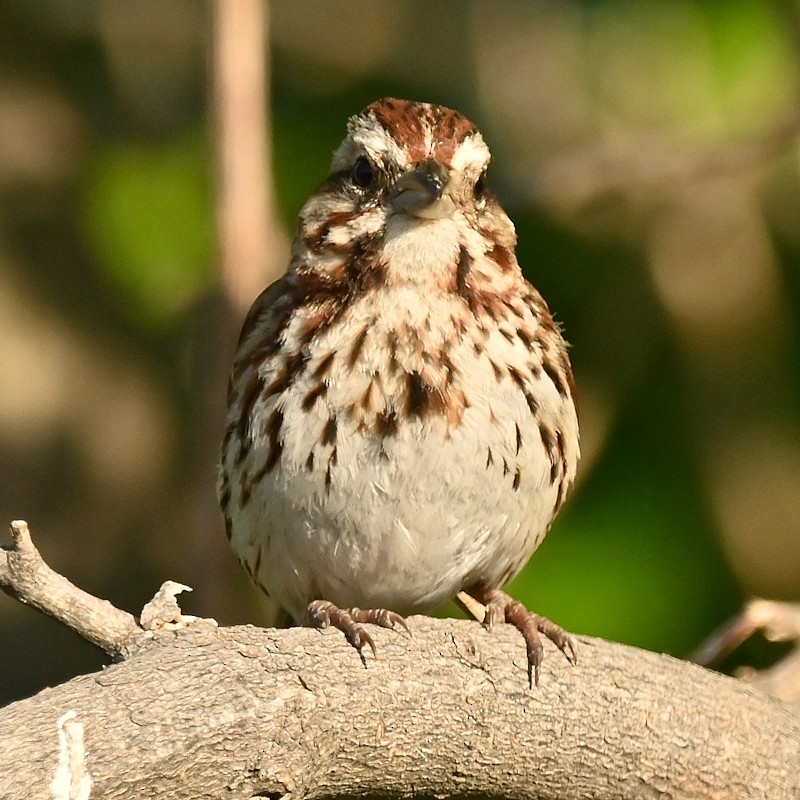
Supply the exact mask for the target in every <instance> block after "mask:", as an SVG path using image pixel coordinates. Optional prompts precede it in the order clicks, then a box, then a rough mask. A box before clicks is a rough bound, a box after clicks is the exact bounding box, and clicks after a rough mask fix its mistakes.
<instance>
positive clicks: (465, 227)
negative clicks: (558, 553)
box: [217, 98, 580, 686]
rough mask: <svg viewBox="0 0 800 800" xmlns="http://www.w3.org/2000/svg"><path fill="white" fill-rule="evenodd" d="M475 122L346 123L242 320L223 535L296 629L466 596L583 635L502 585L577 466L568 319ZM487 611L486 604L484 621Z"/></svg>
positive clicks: (548, 519)
mask: <svg viewBox="0 0 800 800" xmlns="http://www.w3.org/2000/svg"><path fill="white" fill-rule="evenodd" d="M490 157H491V156H490V152H489V149H488V147H487V145H486V143H485V141H484V139H483V136H482V135H481V133H480V131H479V130H478V129H477V127H476V126H475V125H474V124H473V123H472V122H471V121H470V120H469V119H467V118H466V117H465V116H463V115H462V114H460V113H459V112H457V111H454V110H452V109H450V108H447V107H445V106H441V105H436V104H432V103H424V102H416V101H410V100H400V99H396V98H383V99H381V100H378V101H376V102H373V103H371V104H370V105H368V106H367V107H366V108H365V109H364V110H363V111H361V112H360V113H358V114H355V115H354V116H352V117H351V118H350V119H349V121H348V124H347V133H346V136H345V138H344V140H343V142H342V143H341V145H340V146H339V147H338V148H337V149H336V151H335V152H334V155H333V159H332V164H331V169H330V174H329V175H328V177H327V178H326V179H325V180H324V181H323V183H322V184H321V185H320V186H319V188H318V189H317V190H316V191H315V192H314V193H313V194H311V196H310V197H309V198H308V200H307V202H306V203H305V205H304V206H303V207H302V209H301V211H300V213H299V216H298V220H297V226H296V232H295V236H294V241H293V244H292V249H291V256H290V262H289V265H288V270H287V272H286V274H285V275H284V276H283V277H281V278H279V279H278V280H277V281H275V282H274V283H272V284H271V285H270V286H269V287H268V288H267V289H265V290H264V292H262V294H261V295H260V296H259V297H258V298H257V299H256V300H255V302H254V303H253V305H252V307H251V309H250V311H249V313H248V314H247V315H246V318H245V320H244V323H243V326H242V330H241V335H240V338H239V343H238V347H237V351H236V355H235V360H234V363H233V367H232V371H231V377H230V381H229V386H228V411H227V417H226V422H225V427H224V434H223V441H222V452H221V460H220V467H219V476H218V486H217V489H218V497H219V502H220V506H221V509H222V513H223V516H224V519H225V529H226V533H227V537H228V539H229V541H230V543H231V545H232V547H233V550H234V552H235V554H236V555H237V556H238V558H239V560H240V562H241V563H242V565H243V566H244V568H245V570H246V571H247V572H248V573H249V575H250V577H251V578H252V580H253V581H254V582H255V584H256V585H257V586H259V587H261V589H263V590H264V591H265V592H266V593H267V594H268V595H269V596H270V598H271V599H272V600H273V601H274V602H275V603H277V604H278V606H279V607H280V608H281V609H283V611H284V612H285V614H286V616H287V618H288V619H290V620H291V621H293V622H294V623H296V624H299V625H308V626H313V627H319V628H322V627H327V626H334V627H336V628H338V629H340V630H341V631H342V632H343V633H344V635H345V637H346V639H347V640H348V641H349V642H350V643H351V644H352V645H353V646H354V647H355V648H356V649H357V650H358V652H359V654H360V655H361V656H362V659H363V653H362V649H363V648H364V647H365V646H368V647H369V648H370V649H371V650H372V652H373V654H374V653H375V652H376V650H375V644H374V640H373V638H372V635H371V634H370V633H369V631H368V630H367V628H366V627H365V626H366V625H368V624H376V625H380V626H382V627H386V628H395V629H405V630H406V631H408V625H407V622H406V617H407V616H409V615H411V614H427V613H431V612H432V611H434V610H436V609H437V608H439V607H440V606H442V605H443V604H444V603H446V602H447V601H449V600H451V599H454V598H455V599H458V600H459V601H460V602H462V604H464V605H465V607H466V608H467V609H468V610H469V611H470V612H471V613H473V614H474V615H475V616H478V617H479V618H480V615H481V612H482V613H483V620H482V621H483V622H484V623H485V624H486V625H487V626H488V627H492V626H494V625H497V624H500V623H509V624H511V625H513V626H515V627H516V628H517V629H519V631H520V632H521V634H522V636H523V638H524V641H525V644H526V652H527V659H528V677H529V681H530V684H531V686H533V685H534V684H535V685H538V683H539V676H540V665H541V663H542V657H543V645H542V637H543V636H544V637H546V638H549V639H550V640H551V641H553V642H554V643H555V645H556V646H557V647H558V648H559V649H560V650H561V651H562V652H563V653H564V655H565V656H566V658H567V659H568V660H569V661H570V662H572V663H575V661H576V648H575V643H574V640H573V637H571V636H570V635H569V634H568V633H567V632H566V631H565V630H564V629H563V628H561V627H560V626H558V625H556V624H555V623H553V622H551V621H550V620H549V619H547V618H546V617H543V616H540V615H538V614H535V613H533V612H531V611H529V610H528V609H527V608H526V607H525V606H524V605H523V604H522V603H520V602H518V601H516V600H514V599H513V598H512V597H511V596H510V595H509V594H507V593H506V592H505V591H504V590H503V586H504V585H505V584H506V583H507V582H508V581H510V580H511V579H512V578H513V577H514V576H516V575H517V574H518V573H519V572H520V571H521V570H522V568H523V567H524V566H525V565H526V563H527V562H528V560H529V559H530V557H531V556H532V555H533V553H534V551H535V550H536V549H537V547H538V546H539V544H540V543H541V541H542V539H543V538H544V536H545V534H546V533H547V531H548V529H549V528H550V525H551V523H552V522H553V519H554V518H555V516H556V514H557V513H558V511H559V509H560V508H561V506H562V504H563V502H564V500H565V498H566V496H567V493H568V491H569V489H570V487H571V485H572V484H573V481H574V478H575V472H576V467H577V463H578V460H579V456H580V446H579V431H578V417H577V408H576V394H575V384H574V380H573V373H572V368H571V364H570V360H569V355H568V348H567V344H566V342H565V340H564V338H563V335H562V331H561V327H560V326H559V324H558V323H556V322H555V321H554V318H553V316H552V314H551V312H550V310H549V308H548V306H547V304H546V302H545V301H544V299H543V298H542V296H541V295H540V293H539V292H538V291H537V290H536V289H535V288H534V287H533V286H532V285H531V283H529V282H528V280H527V279H526V278H525V277H524V276H523V273H522V270H521V268H520V265H519V263H518V261H517V257H516V242H517V239H516V232H515V228H514V225H513V223H512V222H511V220H510V219H509V217H508V216H507V215H506V213H505V211H504V210H503V209H502V207H501V205H500V204H499V202H498V200H497V199H496V197H495V196H494V195H493V194H492V193H491V191H490V190H489V187H488V184H487V178H486V175H487V168H488V165H489V161H490ZM476 609H477V610H476Z"/></svg>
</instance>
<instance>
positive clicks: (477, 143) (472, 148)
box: [451, 131, 491, 172]
mask: <svg viewBox="0 0 800 800" xmlns="http://www.w3.org/2000/svg"><path fill="white" fill-rule="evenodd" d="M490 158H491V154H490V153H489V148H488V147H487V146H486V143H485V142H484V141H483V136H481V135H480V133H478V132H477V131H476V132H475V133H471V134H470V135H469V136H467V138H466V139H464V141H463V142H461V144H460V145H458V147H457V148H456V151H455V153H453V159H452V161H451V166H452V168H453V169H454V170H456V171H458V172H466V171H471V172H482V171H483V170H484V169H486V166H487V164H488V163H489V159H490Z"/></svg>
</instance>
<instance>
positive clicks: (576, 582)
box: [0, 0, 800, 700]
mask: <svg viewBox="0 0 800 800" xmlns="http://www.w3.org/2000/svg"><path fill="white" fill-rule="evenodd" d="M267 12H268V13H267ZM262 14H263V16H261V15H262ZM799 14H800V12H799V11H798V6H797V4H796V3H795V2H775V1H774V0H735V2H734V0H726V1H725V2H719V3H713V4H712V3H706V2H702V0H679V2H674V3H669V4H662V3H657V2H649V1H648V0H614V2H605V3H598V2H592V1H590V0H583V1H582V2H579V1H578V0H537V1H536V2H523V0H497V1H496V2H493V3H491V4H486V3H481V2H479V0H474V1H472V0H469V1H467V2H462V0H441V2H437V3H435V4H431V3H427V2H423V0H407V1H404V2H400V0H352V2H349V3H347V4H330V3H327V2H324V0H273V2H272V3H270V4H269V6H268V7H267V6H266V5H265V4H264V5H262V4H261V3H257V2H255V0H242V2H237V0H227V2H226V0H220V2H218V3H214V4H204V3H201V2H197V0H171V2H170V3H162V2H159V0H139V2H137V3H135V4H132V3H130V2H128V1H127V0H92V2H85V3H64V2H60V0H39V2H37V3H35V4H30V3H28V2H25V0H0V45H2V46H0V337H1V338H2V347H0V449H2V452H3V454H4V458H3V459H2V460H0V506H2V508H3V509H4V510H5V516H6V518H16V517H25V518H27V519H29V521H30V522H31V524H32V525H34V524H35V525H36V528H37V529H38V530H41V531H42V536H43V540H42V541H41V542H40V546H41V547H42V549H46V551H47V552H48V554H49V558H50V561H51V563H52V564H53V566H54V567H56V568H57V569H58V570H59V571H60V572H63V573H67V574H70V576H73V577H74V579H75V581H76V582H77V583H79V584H80V585H82V586H85V587H86V588H87V589H88V590H89V591H91V592H92V593H93V594H96V595H99V596H103V597H107V598H109V599H110V600H111V601H112V602H113V603H114V604H115V605H117V606H119V607H125V608H140V607H141V606H142V605H143V603H144V602H145V601H146V600H147V599H148V597H149V595H150V593H151V591H152V587H153V586H154V585H159V584H160V583H161V582H162V581H163V580H164V579H166V578H173V579H176V580H180V581H182V582H185V583H187V584H189V585H191V586H193V587H194V588H195V592H194V593H193V595H192V596H191V598H190V599H187V600H186V601H185V605H186V610H187V612H194V613H200V614H204V615H210V616H214V617H216V618H217V619H218V620H219V621H220V623H233V622H244V621H252V622H255V623H262V622H264V621H265V620H266V619H267V618H268V617H267V615H266V611H265V610H264V606H263V602H262V600H261V598H259V597H258V595H257V593H256V592H255V590H253V589H251V587H249V586H248V585H247V584H246V582H245V580H244V578H243V577H242V575H241V574H240V571H239V570H238V568H237V566H236V565H235V564H234V563H233V557H232V555H231V554H230V553H229V552H228V548H227V543H226V542H225V538H224V535H223V532H222V525H221V520H220V518H219V515H218V512H217V509H216V504H215V498H214V477H215V476H214V472H215V461H216V450H217V443H218V441H219V430H220V428H221V424H222V423H221V415H222V410H223V407H224V394H225V386H226V381H227V376H226V373H227V369H228V366H229V363H230V358H231V353H232V351H233V347H234V344H235V339H236V334H237V329H238V326H239V324H240V321H241V316H242V313H243V310H244V309H245V308H246V307H247V305H248V303H249V301H250V300H251V299H252V298H253V296H254V295H255V294H256V293H257V292H258V291H260V289H261V288H263V287H264V286H265V285H266V284H267V283H268V282H269V281H270V280H271V279H272V278H273V277H274V276H275V275H277V274H278V272H280V271H281V270H282V269H283V267H284V265H285V262H286V252H287V251H286V243H287V241H288V236H290V235H291V231H292V225H293V220H294V217H295V215H296V213H297V211H298V209H299V207H300V204H301V203H302V202H303V200H304V199H305V197H306V196H307V195H308V194H309V192H310V191H312V190H313V188H314V187H315V185H316V184H318V183H319V182H320V181H321V180H322V179H323V178H324V177H325V174H326V171H327V168H328V161H329V158H330V153H331V151H332V150H333V148H334V147H335V146H336V145H337V143H338V142H339V140H340V138H341V136H342V134H343V132H344V126H345V122H346V119H347V117H348V116H349V115H350V114H352V113H354V112H356V111H358V110H359V109H360V108H362V107H363V106H364V105H366V104H367V103H368V102H370V101H372V100H374V99H375V98H377V97H380V96H384V95H397V96H405V97H414V98H417V99H421V100H430V101H435V102H441V103H445V104H448V105H451V106H454V107H457V108H459V109H460V110H461V111H463V112H464V113H466V114H468V115H469V116H471V117H472V118H473V119H474V120H475V122H476V123H478V124H479V126H480V127H481V129H482V130H483V132H484V134H485V136H486V138H487V140H488V142H489V144H490V146H491V148H492V151H493V153H494V154H495V163H494V164H493V166H492V172H491V182H492V184H493V186H494V189H495V191H496V192H497V193H498V194H499V195H500V197H501V200H502V201H503V202H504V204H505V205H506V207H507V208H508V210H509V211H510V212H511V215H512V217H513V219H514V221H515V223H516V225H517V228H518V233H519V239H520V246H519V256H520V261H521V263H522V264H523V265H524V267H525V269H526V271H527V273H528V275H529V276H530V277H531V278H532V279H533V281H534V282H535V283H536V285H537V286H538V287H539V288H540V290H541V291H542V292H543V294H544V295H545V296H546V297H547V298H548V301H549V303H550V305H551V307H552V308H553V309H554V310H555V312H556V314H557V316H558V318H559V319H560V320H561V321H562V322H563V324H564V327H565V330H566V332H567V336H568V338H569V339H570V341H571V342H572V344H573V350H572V357H573V361H574V364H575V367H576V373H577V382H578V387H579V393H580V398H581V415H582V431H583V450H584V454H585V455H584V461H583V463H582V466H581V470H580V482H579V486H578V487H577V490H576V492H575V493H574V496H573V498H572V500H571V501H570V503H569V505H568V507H567V508H566V509H565V510H564V512H563V513H562V515H561V516H560V517H559V520H558V522H557V529H556V530H554V531H553V533H552V535H550V536H548V537H547V540H546V542H545V544H544V545H543V547H542V549H541V550H540V551H539V552H538V553H537V554H536V557H535V558H534V559H533V561H532V563H531V565H530V566H529V568H528V569H527V570H526V572H525V573H524V574H523V576H521V577H520V578H519V579H518V581H517V582H516V584H515V585H514V586H513V587H512V589H511V591H513V592H514V593H515V594H517V595H518V596H519V597H520V599H523V600H525V601H526V602H527V603H529V604H531V605H532V606H534V607H536V608H537V610H540V611H541V612H542V613H545V614H550V615H553V616H555V617H556V618H557V619H558V620H559V622H561V623H562V624H564V625H565V626H567V627H568V628H569V629H571V630H574V631H576V632H584V633H587V634H594V635H598V636H603V637H606V638H611V639H616V640H619V641H622V642H627V643H631V644H636V645H639V646H643V647H649V648H653V649H656V650H664V651H667V652H671V653H673V654H676V655H680V656H685V655H686V654H688V653H689V652H691V651H692V650H693V649H694V648H696V647H697V645H698V643H699V642H701V641H703V639H704V638H705V637H706V636H707V635H708V633H709V631H712V630H714V629H715V628H717V627H718V626H719V625H720V624H721V623H722V622H723V620H725V619H728V618H730V617H731V616H732V615H733V614H735V613H737V610H738V609H739V608H740V607H741V606H742V605H743V602H744V601H745V599H746V598H747V597H748V596H749V595H751V594H752V595H758V596H762V597H768V598H773V599H783V600H787V601H794V602H797V601H798V600H800V491H798V489H797V487H798V486H800V368H799V366H800V363H799V362H800V359H799V357H798V354H799V353H800V226H799V225H798V220H799V219H800V176H799V175H798V137H797V120H798V109H799V108H800V100H799V98H800V45H799V44H798V43H799V42H800V36H798V29H800V28H799V26H798V15H799ZM0 630H1V631H2V633H0V635H2V636H3V640H4V641H9V642H14V646H13V648H10V647H9V648H5V649H4V651H3V652H0V673H2V674H3V675H4V678H5V680H4V683H3V687H2V689H0V691H1V692H3V693H4V694H3V697H2V698H0V700H7V699H11V698H14V697H21V696H24V695H28V694H31V693H32V692H34V691H35V690H36V689H38V688H39V687H41V686H43V685H45V684H54V683H58V682H60V681H62V680H64V679H65V678H66V677H68V676H71V675H73V674H75V673H76V672H79V671H86V670H90V669H93V668H96V667H97V666H98V665H99V663H100V662H99V661H98V658H97V656H96V654H95V653H94V652H93V651H92V650H91V648H89V647H88V645H85V644H84V643H82V642H81V641H80V640H78V639H77V637H75V638H73V637H71V636H70V634H69V633H68V632H66V631H64V630H62V629H61V628H60V626H57V625H55V624H54V623H49V622H48V621H47V620H39V619H38V618H34V617H33V616H32V615H30V614H26V612H25V609H22V608H18V607H17V604H14V603H11V602H7V603H2V604H0ZM784 652H785V651H783V650H781V646H780V645H779V644H775V643H772V642H770V641H768V640H767V638H765V637H763V636H759V635H754V636H753V637H750V638H749V639H748V641H747V642H746V643H745V644H744V645H743V647H742V648H741V649H740V650H739V651H737V653H735V654H733V655H731V656H729V657H728V659H727V660H726V661H725V662H724V663H723V664H722V666H723V667H724V668H725V669H734V668H736V667H737V666H738V665H740V664H741V663H748V664H752V665H753V666H754V667H755V668H761V667H764V666H766V665H768V664H769V663H771V662H772V661H774V660H775V659H776V658H777V657H778V656H780V655H782V654H783V653H784Z"/></svg>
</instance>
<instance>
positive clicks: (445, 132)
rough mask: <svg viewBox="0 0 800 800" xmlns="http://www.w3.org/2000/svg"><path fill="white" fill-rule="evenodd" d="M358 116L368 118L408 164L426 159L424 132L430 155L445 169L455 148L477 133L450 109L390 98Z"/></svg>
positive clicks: (368, 107)
mask: <svg viewBox="0 0 800 800" xmlns="http://www.w3.org/2000/svg"><path fill="white" fill-rule="evenodd" d="M362 113H363V114H367V115H369V114H371V115H372V117H373V118H374V119H375V120H376V121H377V122H378V123H379V124H380V125H381V127H382V128H383V129H384V130H385V131H386V132H387V133H388V134H389V135H390V136H391V137H392V138H393V139H394V140H395V142H397V144H398V145H400V147H402V148H403V149H404V150H405V152H406V153H407V155H408V157H409V159H410V160H411V162H412V163H417V162H419V161H422V160H423V159H424V158H427V157H428V155H429V154H428V152H427V151H426V146H425V138H426V137H425V129H426V128H427V129H428V130H430V132H431V141H432V143H433V148H432V149H433V153H432V155H433V156H434V157H435V158H436V159H437V160H438V161H440V162H441V163H442V164H444V165H445V166H447V167H449V166H450V162H451V161H452V158H453V155H454V153H455V151H456V148H457V147H458V145H459V144H461V142H463V141H464V139H466V138H467V136H469V135H470V134H473V133H475V132H476V131H477V128H476V127H475V125H473V123H472V122H470V121H469V120H468V119H467V118H466V117H464V116H463V115H461V114H459V113H458V112H457V111H453V110H452V109H449V108H444V107H443V106H434V105H428V104H426V103H416V102H413V101H410V100H396V99H395V98H391V97H389V98H384V99H383V100H378V101H377V102H375V103H372V104H371V105H369V106H367V108H366V109H365V110H364V112H362Z"/></svg>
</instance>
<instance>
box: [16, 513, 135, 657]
mask: <svg viewBox="0 0 800 800" xmlns="http://www.w3.org/2000/svg"><path fill="white" fill-rule="evenodd" d="M11 541H12V544H11V546H10V547H0V589H2V590H3V591H4V592H5V593H6V594H7V595H9V596H11V597H14V598H15V599H17V600H19V601H20V602H22V603H25V604H26V605H29V606H33V607H34V608H36V609H38V610H39V611H42V612H43V613H45V614H48V615H50V616H51V617H55V618H56V619H57V620H58V621H59V622H63V623H64V624H65V625H67V626H68V627H70V628H72V630H74V631H77V632H78V633H79V634H80V635H81V636H83V638H84V639H87V640H88V641H90V642H91V643H92V644H95V645H97V646H98V647H99V648H101V649H102V650H105V651H106V653H108V654H109V655H112V656H114V655H118V654H119V653H122V652H124V651H125V650H126V649H127V648H128V647H130V646H131V645H132V644H133V643H134V642H136V641H137V640H138V639H139V637H140V636H141V635H142V633H143V631H142V629H141V628H140V627H139V625H137V623H136V620H135V618H134V617H133V615H131V614H129V613H128V612H127V611H120V610H119V609H118V608H115V607H114V606H113V605H111V603H109V602H108V601H107V600H101V599H100V598H99V597H94V596H93V595H91V594H89V593H88V592H84V591H83V590H82V589H79V588H78V587H77V586H75V584H73V583H70V582H69V581H68V580H67V579H66V578H65V577H63V576H62V575H59V574H58V573H57V572H54V571H53V570H52V569H50V567H48V566H47V564H45V562H44V561H43V559H42V557H41V555H39V551H38V550H37V549H36V547H35V545H34V544H33V542H32V541H31V535H30V531H29V530H28V523H27V522H25V521H24V520H15V521H14V522H12V523H11Z"/></svg>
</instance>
